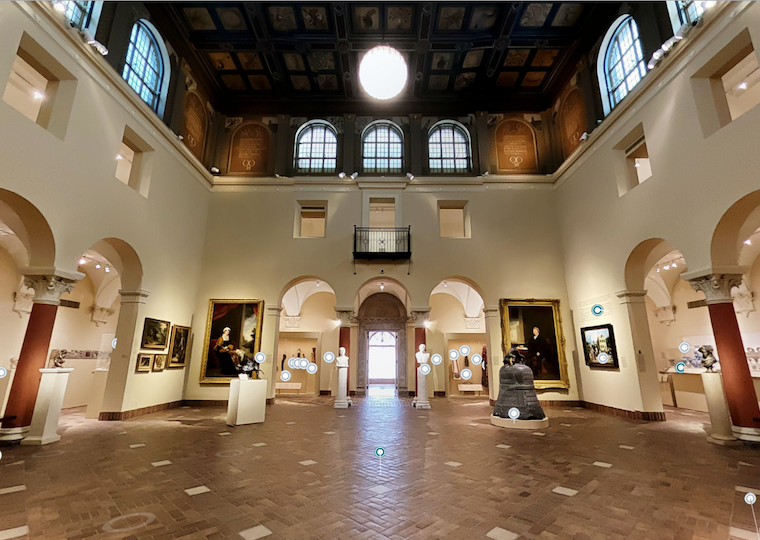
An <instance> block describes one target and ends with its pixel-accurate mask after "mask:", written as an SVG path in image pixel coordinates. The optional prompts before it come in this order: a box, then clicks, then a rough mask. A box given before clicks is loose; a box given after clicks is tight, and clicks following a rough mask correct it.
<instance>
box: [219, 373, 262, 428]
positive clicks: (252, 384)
mask: <svg viewBox="0 0 760 540" xmlns="http://www.w3.org/2000/svg"><path fill="white" fill-rule="evenodd" d="M266 408H267V381H266V380H265V379H248V380H242V379H232V380H231V381H230V400H229V402H228V404H227V425H228V426H241V425H243V424H260V423H262V422H263V421H264V416H265V415H266Z"/></svg>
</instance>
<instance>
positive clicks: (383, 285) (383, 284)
mask: <svg viewBox="0 0 760 540" xmlns="http://www.w3.org/2000/svg"><path fill="white" fill-rule="evenodd" d="M383 289H385V283H381V284H380V290H381V291H382V290H383Z"/></svg>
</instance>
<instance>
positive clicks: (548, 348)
mask: <svg viewBox="0 0 760 540" xmlns="http://www.w3.org/2000/svg"><path fill="white" fill-rule="evenodd" d="M499 307H500V311H501V332H502V340H503V347H504V353H505V354H506V352H507V351H509V349H511V348H512V347H517V349H518V350H519V351H520V352H521V353H522V355H523V356H524V357H525V363H526V364H527V365H528V367H530V369H531V370H533V378H534V380H535V383H536V388H540V389H542V388H570V379H569V378H568V375H567V360H566V359H565V337H564V334H563V333H562V317H561V315H560V312H559V300H504V299H502V300H501V301H500V303H499Z"/></svg>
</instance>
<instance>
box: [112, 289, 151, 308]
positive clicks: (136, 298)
mask: <svg viewBox="0 0 760 540" xmlns="http://www.w3.org/2000/svg"><path fill="white" fill-rule="evenodd" d="M119 295H121V304H122V305H124V304H144V303H145V300H146V299H147V298H148V296H150V293H149V292H148V291H143V290H137V291H119Z"/></svg>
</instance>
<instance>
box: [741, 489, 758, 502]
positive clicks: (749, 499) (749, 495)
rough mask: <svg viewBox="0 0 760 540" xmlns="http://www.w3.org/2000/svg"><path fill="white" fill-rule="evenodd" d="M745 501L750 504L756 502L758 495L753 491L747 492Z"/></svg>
mask: <svg viewBox="0 0 760 540" xmlns="http://www.w3.org/2000/svg"><path fill="white" fill-rule="evenodd" d="M744 502H745V503H747V504H750V505H752V504H755V502H757V495H755V494H754V493H752V492H750V493H747V494H746V495H745V496H744Z"/></svg>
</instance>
